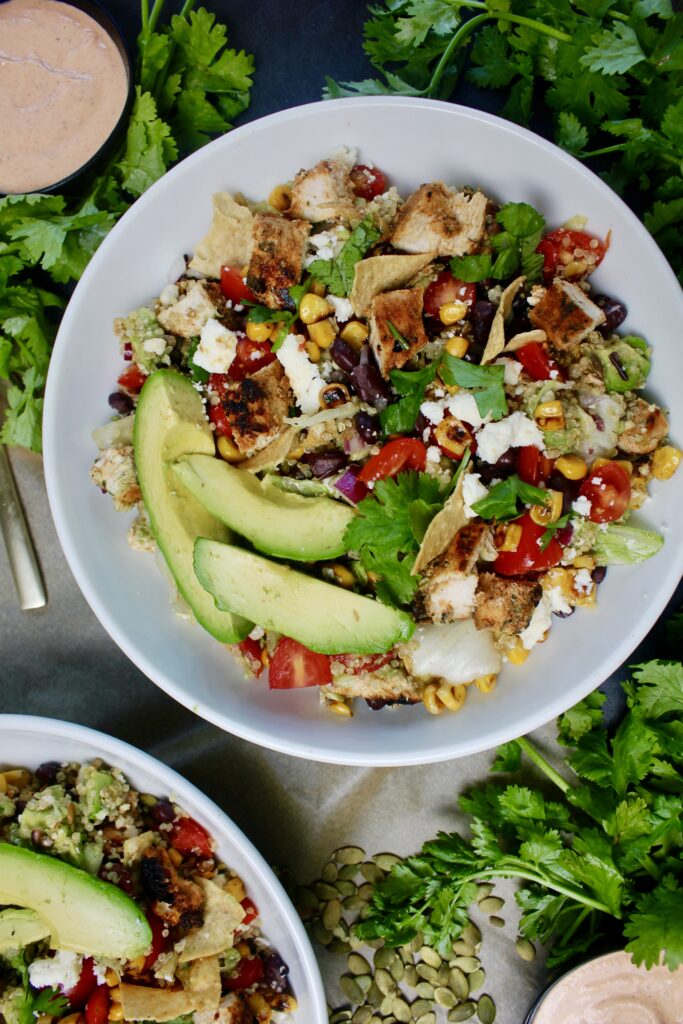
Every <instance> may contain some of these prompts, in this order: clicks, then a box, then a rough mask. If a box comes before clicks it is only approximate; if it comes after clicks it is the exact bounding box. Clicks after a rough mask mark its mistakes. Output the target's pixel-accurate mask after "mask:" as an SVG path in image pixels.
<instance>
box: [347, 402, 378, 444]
mask: <svg viewBox="0 0 683 1024" xmlns="http://www.w3.org/2000/svg"><path fill="white" fill-rule="evenodd" d="M353 422H354V424H355V427H356V430H357V432H358V434H359V435H360V437H362V438H363V440H364V441H365V442H367V444H374V443H375V441H378V440H379V435H380V426H379V422H378V420H377V417H376V416H373V415H372V414H371V413H369V412H363V411H362V410H361V412H359V413H356V416H355V419H354V421H353Z"/></svg>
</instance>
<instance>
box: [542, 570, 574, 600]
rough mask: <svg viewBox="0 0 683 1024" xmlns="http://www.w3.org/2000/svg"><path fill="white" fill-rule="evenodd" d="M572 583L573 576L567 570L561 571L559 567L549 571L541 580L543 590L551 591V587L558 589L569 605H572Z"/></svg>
mask: <svg viewBox="0 0 683 1024" xmlns="http://www.w3.org/2000/svg"><path fill="white" fill-rule="evenodd" d="M572 583H573V576H572V575H571V573H570V572H569V569H563V568H562V567H561V566H559V565H558V566H556V567H555V568H554V569H549V570H548V572H547V573H546V574H545V576H544V577H543V579H542V585H543V589H544V590H551V589H552V588H553V587H558V588H559V590H560V592H561V594H562V596H563V597H564V599H565V601H569V602H570V603H571V604H573V603H574V590H573V587H572Z"/></svg>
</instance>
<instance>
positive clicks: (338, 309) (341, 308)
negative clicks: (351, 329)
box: [325, 295, 353, 324]
mask: <svg viewBox="0 0 683 1024" xmlns="http://www.w3.org/2000/svg"><path fill="white" fill-rule="evenodd" d="M325 298H326V299H327V301H328V302H329V304H330V305H331V306H332V308H333V309H334V315H335V316H336V318H337V320H338V321H339V323H341V324H344V323H346V321H347V320H350V319H351V318H352V316H353V306H352V305H351V303H350V302H349V300H348V299H344V298H342V297H341V295H326V296H325Z"/></svg>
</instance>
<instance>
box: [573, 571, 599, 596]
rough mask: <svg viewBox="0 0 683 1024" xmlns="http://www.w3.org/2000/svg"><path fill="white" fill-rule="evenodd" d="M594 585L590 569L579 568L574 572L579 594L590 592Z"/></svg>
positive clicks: (575, 587) (575, 585)
mask: <svg viewBox="0 0 683 1024" xmlns="http://www.w3.org/2000/svg"><path fill="white" fill-rule="evenodd" d="M593 586H594V584H593V577H592V576H591V574H590V573H589V571H588V569H579V570H578V572H575V573H574V590H575V591H576V592H577V594H590V592H591V591H592V589H593Z"/></svg>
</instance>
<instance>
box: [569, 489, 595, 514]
mask: <svg viewBox="0 0 683 1024" xmlns="http://www.w3.org/2000/svg"><path fill="white" fill-rule="evenodd" d="M592 507H593V506H592V504H591V502H590V501H589V500H588V498H587V497H586V495H585V494H580V495H579V496H578V498H577V499H576V500H575V501H573V502H572V511H573V512H576V514H577V516H589V515H590V513H591V508H592Z"/></svg>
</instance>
